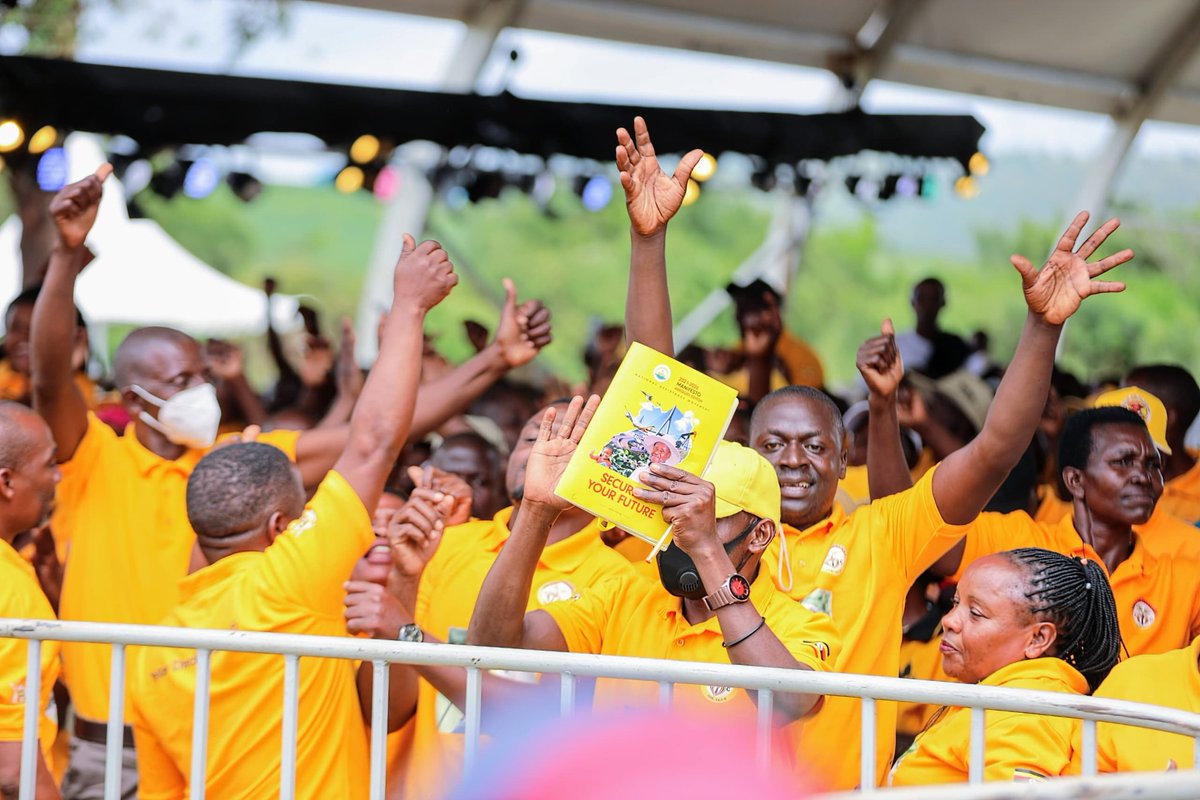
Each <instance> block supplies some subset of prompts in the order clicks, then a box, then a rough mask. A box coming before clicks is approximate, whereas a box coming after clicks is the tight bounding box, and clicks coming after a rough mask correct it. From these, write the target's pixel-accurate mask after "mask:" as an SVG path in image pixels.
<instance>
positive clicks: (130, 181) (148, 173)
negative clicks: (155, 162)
mask: <svg viewBox="0 0 1200 800" xmlns="http://www.w3.org/2000/svg"><path fill="white" fill-rule="evenodd" d="M153 177H154V167H152V166H150V162H149V161H147V160H146V159H144V158H138V159H134V160H133V161H130V162H129V165H128V166H127V167H125V172H124V173H123V175H122V177H121V183H123V184H124V185H125V196H126V197H133V196H134V195H135V194H137V193H138V192H140V191H141V190H142V189H145V188H146V187H147V186H149V185H150V179H151V178H153Z"/></svg>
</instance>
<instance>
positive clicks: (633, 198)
mask: <svg viewBox="0 0 1200 800" xmlns="http://www.w3.org/2000/svg"><path fill="white" fill-rule="evenodd" d="M634 131H635V135H634V136H633V137H630V136H629V135H628V134H627V133H625V132H624V131H623V130H622V131H619V132H618V142H619V145H620V146H619V147H618V148H617V164H618V167H619V169H620V170H621V184H622V186H623V187H624V189H625V200H626V207H627V209H628V212H629V216H630V221H631V224H632V227H633V231H634V233H633V237H632V241H633V254H632V256H631V259H630V282H629V292H630V296H631V297H637V298H638V299H639V304H638V307H637V308H636V309H635V308H633V304H630V305H629V307H627V317H626V321H627V326H628V336H627V338H628V339H629V340H630V341H640V342H642V343H644V344H647V345H649V346H651V347H654V348H655V349H657V350H660V351H663V352H668V353H669V352H673V348H674V344H673V342H672V338H671V313H670V301H669V296H668V293H667V283H666V256H665V246H664V243H663V241H662V240H663V239H665V236H666V225H667V222H668V221H669V220H670V218H671V217H672V216H673V215H674V213H675V211H677V210H678V208H679V203H680V202H681V200H682V191H683V189H682V186H683V185H685V184H686V179H687V174H686V169H690V166H689V165H690V164H694V163H695V162H694V161H691V160H689V158H685V159H684V161H683V162H682V163H681V165H680V168H679V170H677V172H676V174H675V175H674V176H668V175H665V174H663V173H662V172H661V171H660V169H659V167H658V162H657V159H656V157H655V154H654V148H653V145H652V144H651V143H650V136H649V133H648V131H647V130H646V125H645V121H644V120H642V119H641V118H640V117H639V118H638V119H636V120H635V122H634ZM691 155H692V154H691V153H689V157H690V156H691ZM1086 222H1087V214H1086V213H1081V214H1080V215H1079V216H1077V217H1076V218H1075V220H1074V221H1073V222H1072V223H1071V225H1070V227H1069V228H1068V229H1067V231H1066V232H1065V233H1064V234H1063V236H1062V238H1061V239H1060V240H1059V241H1058V244H1057V245H1056V247H1055V248H1054V251H1053V252H1052V253H1051V255H1050V257H1049V259H1048V260H1047V262H1046V264H1045V266H1043V267H1042V268H1041V270H1038V269H1036V268H1035V267H1034V266H1033V264H1031V263H1030V262H1029V261H1028V260H1027V259H1025V258H1023V257H1021V256H1013V258H1012V262H1013V266H1015V267H1016V269H1017V271H1018V272H1019V273H1020V274H1021V281H1022V289H1023V292H1024V295H1025V301H1026V305H1027V306H1028V309H1029V313H1028V316H1027V317H1026V321H1025V327H1024V330H1023V331H1022V334H1021V339H1020V342H1019V343H1018V345H1017V351H1016V354H1015V355H1014V356H1013V360H1012V364H1011V365H1010V367H1009V369H1008V371H1007V372H1006V373H1005V376H1004V380H1003V382H1002V383H1001V385H1000V387H999V389H998V390H997V393H996V399H995V401H994V403H993V406H992V409H991V411H990V413H989V415H988V418H987V422H986V424H985V425H984V428H983V430H982V431H981V432H980V433H979V435H978V436H976V437H975V439H973V440H972V441H971V442H970V443H969V444H967V445H966V446H965V447H963V448H962V449H960V450H958V451H957V452H956V453H954V454H952V455H950V456H949V457H947V458H946V460H945V461H943V462H942V464H941V465H940V466H938V467H937V468H935V469H933V470H931V471H930V472H927V473H926V474H925V475H924V476H922V478H921V480H919V481H918V482H917V484H916V485H915V486H912V488H911V489H908V490H906V491H902V492H900V493H899V494H891V493H892V492H894V491H896V487H901V488H902V487H904V486H908V485H909V484H910V482H911V477H910V476H909V474H908V472H907V469H906V468H905V464H904V458H903V454H902V452H901V445H900V436H899V423H898V420H897V412H896V406H895V393H896V389H897V387H898V385H899V379H900V375H901V374H902V365H901V363H900V359H899V357H898V354H897V350H896V343H895V340H894V336H893V335H891V334H892V331H891V325H890V322H888V323H885V327H884V328H883V335H881V336H880V337H877V338H876V339H875V340H873V342H872V343H868V344H869V345H870V346H869V347H868V346H867V345H864V348H863V349H860V351H859V364H860V372H862V374H863V376H864V378H865V379H866V381H867V384H868V387H869V388H870V391H871V397H870V401H869V402H870V410H871V414H870V422H869V423H868V424H869V431H870V441H871V443H872V448H871V450H872V452H871V456H872V457H871V459H870V460H869V462H868V470H867V474H868V477H869V479H870V481H871V482H872V491H871V496H872V497H880V498H882V499H880V500H875V501H874V502H872V503H871V504H870V505H868V506H865V507H862V508H860V509H858V510H856V511H855V512H854V513H852V514H849V515H847V514H846V513H845V512H844V510H843V509H842V507H841V506H840V505H838V504H837V503H836V502H835V496H836V493H837V488H838V481H839V480H840V479H841V478H842V477H843V476H844V475H845V470H846V460H847V452H846V441H845V439H846V437H845V431H844V429H843V426H842V418H841V413H840V412H839V411H838V408H837V406H835V405H834V404H833V401H832V400H830V399H829V398H828V396H826V395H824V394H823V393H821V392H819V391H817V390H814V389H811V388H809V387H787V388H785V389H781V390H778V391H776V392H774V393H772V394H770V395H767V397H765V398H764V399H763V401H762V402H761V403H759V405H758V407H757V408H756V409H755V411H754V417H753V419H752V420H751V431H750V444H751V446H752V447H753V448H754V449H756V450H758V451H759V452H760V453H762V454H763V455H764V456H765V457H766V458H767V460H768V461H770V462H771V463H772V464H773V465H774V466H775V469H776V472H777V473H778V475H779V483H780V486H781V489H782V496H783V516H782V521H783V523H784V526H783V530H782V532H781V534H780V536H779V537H778V541H779V544H778V545H777V546H775V547H772V548H771V549H769V550H768V551H767V552H766V554H765V556H764V559H763V564H764V567H765V568H766V569H768V570H769V571H770V572H771V574H772V576H773V577H774V578H775V580H776V582H777V583H778V585H779V586H780V588H782V589H783V590H784V591H785V592H787V593H788V594H789V595H790V596H791V597H792V598H794V599H796V600H799V601H801V602H802V603H803V604H804V605H806V606H807V607H809V608H813V609H819V610H825V611H827V612H828V613H830V615H831V616H832V617H833V619H834V621H835V622H836V623H837V625H838V629H839V631H840V632H841V635H842V639H843V641H844V644H845V646H844V648H843V649H842V656H841V657H840V658H839V659H837V660H835V662H834V668H835V669H837V670H838V671H841V672H857V673H861V674H868V675H883V676H888V677H894V676H896V675H897V674H898V673H899V666H900V664H899V661H900V637H901V633H900V631H901V620H900V618H901V613H902V610H903V608H904V597H905V594H906V592H907V590H908V587H909V586H910V585H911V584H912V582H913V581H914V580H915V579H916V578H917V576H918V575H920V574H921V572H923V571H924V570H925V569H926V568H927V567H929V566H930V565H931V564H932V563H933V562H934V561H935V560H936V559H937V557H938V556H939V555H941V554H942V553H944V552H945V551H946V550H947V549H949V548H950V547H951V546H952V545H953V544H954V542H955V541H956V540H957V539H958V538H959V537H960V536H961V528H960V527H959V526H961V525H964V524H966V523H968V522H970V521H971V520H973V519H974V518H975V516H976V515H977V514H978V513H979V512H980V511H981V510H982V509H983V507H984V504H985V503H986V502H987V501H988V499H989V498H990V497H991V495H992V493H993V492H995V490H996V489H997V488H998V487H999V486H1000V484H1001V483H1002V482H1003V480H1004V477H1005V475H1007V474H1008V472H1009V470H1010V469H1012V467H1013V465H1014V464H1016V462H1017V460H1018V459H1019V458H1020V455H1021V451H1022V450H1023V449H1024V447H1023V446H1021V445H1018V446H1014V445H1013V443H1014V442H1021V443H1024V442H1028V441H1029V440H1030V439H1031V438H1032V436H1033V433H1034V430H1035V429H1036V427H1037V423H1038V420H1039V419H1040V417H1041V412H1042V409H1043V407H1044V405H1045V397H1046V394H1047V392H1048V391H1049V388H1050V376H1051V370H1052V368H1053V365H1054V351H1055V347H1056V345H1057V343H1058V339H1059V337H1060V335H1061V333H1062V324H1063V323H1064V322H1065V321H1066V320H1067V318H1068V317H1070V316H1071V315H1072V314H1073V313H1075V311H1076V310H1077V309H1078V308H1079V306H1080V304H1081V303H1082V302H1083V300H1084V299H1085V298H1086V297H1088V296H1090V295H1091V294H1095V293H1102V292H1113V291H1120V290H1122V289H1123V288H1124V285H1123V284H1119V283H1108V282H1105V281H1095V280H1092V279H1093V278H1095V277H1097V276H1099V275H1101V274H1103V273H1104V272H1106V271H1107V270H1109V269H1112V268H1113V267H1115V266H1117V265H1119V264H1122V263H1124V262H1126V261H1128V260H1129V259H1131V258H1132V257H1133V253H1132V252H1131V251H1129V250H1124V251H1121V252H1119V253H1117V254H1115V255H1112V256H1109V257H1107V258H1104V259H1101V260H1099V261H1096V262H1092V263H1089V262H1088V259H1089V258H1090V257H1091V256H1092V254H1093V253H1094V252H1095V251H1096V249H1097V248H1098V247H1099V246H1100V245H1101V244H1102V243H1103V242H1104V241H1105V239H1106V238H1107V237H1108V235H1109V234H1111V233H1112V232H1113V231H1114V230H1116V228H1117V225H1118V222H1117V221H1116V220H1110V221H1108V222H1107V223H1105V224H1104V225H1103V226H1101V227H1100V228H1099V229H1098V230H1097V231H1096V232H1095V233H1093V234H1092V235H1091V236H1090V237H1089V238H1088V239H1086V240H1085V241H1084V242H1083V244H1082V245H1080V246H1079V248H1078V250H1076V242H1077V240H1078V238H1079V235H1080V233H1081V232H1082V230H1083V226H1084V225H1085V224H1086ZM877 461H878V462H881V463H880V464H879V465H877V464H876V462H877ZM892 467H895V469H894V470H893V469H892ZM877 482H878V483H879V485H880V486H881V487H883V486H890V487H891V488H888V489H886V490H885V489H880V490H876V489H875V486H874V485H875V484H876V483H877ZM889 494H891V496H886V495H889ZM860 707H861V704H860V703H858V702H857V701H855V700H852V699H842V698H836V697H831V698H829V699H828V700H827V701H826V707H825V709H824V710H823V711H822V712H821V714H819V715H818V716H817V717H816V718H815V719H814V720H812V721H811V722H810V723H809V724H808V725H807V726H806V733H805V735H806V737H807V738H809V740H810V741H811V742H813V744H814V748H813V750H812V752H810V754H809V758H810V759H812V760H813V761H816V762H818V763H821V764H822V766H824V767H826V774H825V776H824V782H825V783H826V785H827V786H828V787H829V788H839V789H849V788H853V787H854V786H855V785H857V784H858V783H859V775H860V769H859V755H860V746H859V741H858V736H857V733H856V732H857V731H858V730H859V729H860V728H859V724H860V723H859V720H860V711H859V709H860ZM876 711H877V728H876V733H877V736H876V755H875V768H876V780H877V781H881V780H882V779H883V777H884V776H885V775H886V772H887V767H888V765H889V764H890V763H891V755H892V748H893V746H894V743H895V740H894V737H895V730H896V706H895V704H894V703H880V704H879V705H878V706H877V709H876ZM848 732H855V733H852V734H850V735H848Z"/></svg>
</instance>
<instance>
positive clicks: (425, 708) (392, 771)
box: [347, 403, 632, 800]
mask: <svg viewBox="0 0 1200 800" xmlns="http://www.w3.org/2000/svg"><path fill="white" fill-rule="evenodd" d="M565 405H566V404H565V403H561V404H555V407H559V408H562V407H565ZM541 416H542V412H539V413H538V414H537V415H535V416H534V418H532V419H530V420H529V421H528V422H527V423H526V425H525V427H524V428H523V429H522V431H521V435H520V437H519V438H518V440H517V445H516V447H515V448H514V450H513V453H512V455H511V456H510V458H509V462H508V469H507V473H506V478H505V480H506V484H507V491H508V494H509V496H510V497H512V498H513V504H512V506H509V507H508V508H504V509H502V510H500V511H499V512H498V513H496V515H495V516H494V517H493V518H492V519H479V520H472V521H471V522H467V523H465V524H462V525H454V526H451V527H448V528H446V529H445V530H444V532H441V533H440V534H438V533H437V529H436V520H437V519H440V517H438V516H437V515H435V514H434V513H430V510H429V506H428V504H422V505H421V507H420V509H418V510H417V511H416V512H414V513H409V509H408V508H404V509H401V510H400V512H398V517H397V521H402V529H401V530H400V532H399V538H398V539H397V540H396V541H395V542H394V543H393V548H392V550H393V576H392V580H391V582H390V585H391V589H392V591H391V592H387V591H382V590H381V589H379V588H375V587H371V586H368V585H366V584H365V583H351V584H348V585H347V590H348V591H349V592H350V595H349V596H348V598H347V604H348V605H357V604H359V603H360V602H361V600H358V599H356V600H354V601H353V602H352V601H351V598H352V597H354V596H355V595H357V594H362V595H372V596H374V598H375V599H376V600H377V601H378V602H379V603H380V604H381V605H382V606H384V607H385V608H386V609H387V610H386V611H385V612H384V613H383V614H382V615H380V622H381V623H382V624H380V625H378V626H366V627H361V628H360V627H357V626H356V620H355V619H354V618H352V619H351V625H350V630H351V632H368V633H371V634H372V635H373V636H375V637H376V638H389V639H395V638H397V636H401V637H407V638H409V639H412V640H419V641H425V642H435V641H440V642H450V643H452V644H462V643H463V642H464V641H465V640H466V634H467V626H468V624H469V623H470V621H471V612H472V611H473V610H474V608H475V602H476V598H477V597H478V596H479V590H480V587H481V586H482V585H483V580H484V578H485V577H486V576H487V573H488V570H489V569H490V568H491V566H492V564H493V562H494V561H495V560H496V555H497V554H498V553H499V552H500V550H501V548H502V547H503V546H504V543H505V542H506V541H507V540H508V538H509V536H510V529H511V526H512V524H513V522H514V520H515V519H516V518H518V517H519V515H520V513H521V507H522V503H521V499H522V497H523V495H524V480H525V469H526V462H527V461H528V459H529V453H530V450H531V449H532V447H533V443H534V442H535V441H536V439H537V431H538V428H539V427H540V424H541ZM412 505H413V503H411V502H410V504H409V506H412ZM395 527H396V526H395V525H393V528H395ZM430 537H435V540H434V541H430ZM631 572H632V567H630V565H629V563H628V561H626V559H625V558H623V557H622V556H621V555H620V554H619V553H617V552H616V551H614V550H613V549H611V548H609V547H608V546H607V545H605V544H604V542H603V540H602V539H601V538H600V533H599V522H598V521H597V520H596V519H594V518H593V517H592V516H591V515H590V514H588V513H587V512H585V511H582V510H580V509H577V508H571V509H569V510H568V513H564V514H563V515H562V516H560V517H559V519H558V521H557V522H556V524H555V526H554V529H553V530H552V531H551V532H550V535H549V538H548V541H547V543H546V547H545V549H544V550H543V551H542V553H541V555H540V556H539V557H538V561H537V568H536V569H535V571H534V576H533V587H534V591H533V592H532V593H531V594H530V596H529V604H528V609H529V610H533V609H537V608H546V607H548V606H550V605H551V604H554V603H559V602H561V601H563V600H567V599H569V598H571V597H573V596H574V595H575V594H576V593H577V592H579V591H581V590H584V589H588V588H591V587H594V586H596V585H597V584H598V583H600V582H601V581H602V580H604V579H605V578H608V577H612V576H621V575H627V574H629V573H631ZM412 672H413V673H414V674H415V673H419V674H420V676H421V677H420V680H419V683H418V687H417V699H416V705H415V708H412V707H410V708H409V714H410V715H411V722H408V724H407V728H406V729H405V730H403V731H400V732H398V733H396V734H393V736H392V737H391V738H392V741H393V747H392V752H393V755H392V757H391V758H390V759H389V770H388V774H389V783H390V784H391V785H393V786H403V788H404V796H405V797H406V798H410V800H417V798H435V797H440V796H441V795H442V794H443V793H444V792H445V790H446V789H447V788H448V787H449V786H450V785H452V784H453V782H454V779H455V777H456V776H457V774H458V773H459V772H460V771H461V767H462V759H463V748H464V742H463V733H464V728H463V724H462V723H463V711H462V710H463V707H464V703H465V700H464V698H465V691H466V673H465V671H464V670H461V669H453V668H449V667H440V668H439V667H420V668H412ZM492 677H493V676H489V680H488V683H487V686H486V688H485V700H488V699H489V698H490V697H491V696H493V691H492V690H499V691H503V690H504V689H505V688H507V687H506V685H505V684H501V683H499V682H498V681H497V680H492ZM406 719H407V718H406Z"/></svg>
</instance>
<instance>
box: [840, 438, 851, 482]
mask: <svg viewBox="0 0 1200 800" xmlns="http://www.w3.org/2000/svg"><path fill="white" fill-rule="evenodd" d="M849 463H850V437H849V436H843V437H842V452H841V453H840V454H839V455H838V480H841V479H842V478H845V477H846V466H847V465H848V464H849Z"/></svg>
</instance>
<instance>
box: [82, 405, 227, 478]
mask: <svg viewBox="0 0 1200 800" xmlns="http://www.w3.org/2000/svg"><path fill="white" fill-rule="evenodd" d="M90 424H92V425H103V424H104V423H103V422H101V421H100V420H99V419H93V420H92V421H91V422H90ZM121 443H122V444H123V445H124V446H125V449H126V450H127V451H128V453H129V457H130V458H131V459H132V460H133V463H134V466H136V467H137V470H138V472H139V473H140V474H141V475H142V477H146V476H147V475H149V474H150V473H152V472H154V471H155V470H159V469H168V470H172V469H173V470H176V471H177V472H180V473H182V474H184V475H189V474H191V471H192V469H193V468H195V466H196V464H197V462H199V461H200V459H201V458H203V457H204V454H205V453H207V452H208V451H207V450H197V449H195V448H188V449H187V450H184V451H183V455H181V456H179V458H176V459H167V458H163V457H162V456H160V455H159V454H158V453H155V452H154V451H152V450H150V449H149V448H147V447H146V446H145V445H144V444H142V443H141V442H140V441H139V440H138V438H137V425H136V424H135V423H133V422H131V423H129V424H128V425H126V426H125V433H124V434H123V435H122V436H121Z"/></svg>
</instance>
